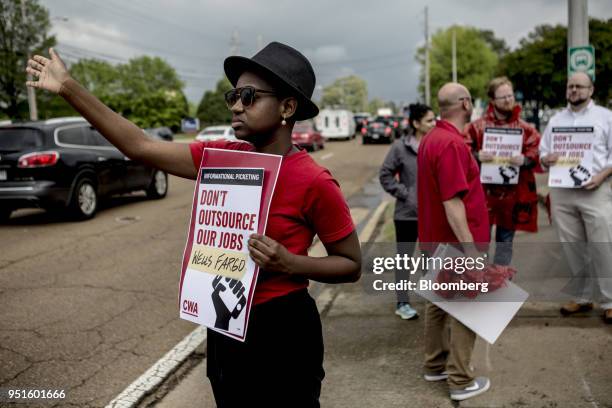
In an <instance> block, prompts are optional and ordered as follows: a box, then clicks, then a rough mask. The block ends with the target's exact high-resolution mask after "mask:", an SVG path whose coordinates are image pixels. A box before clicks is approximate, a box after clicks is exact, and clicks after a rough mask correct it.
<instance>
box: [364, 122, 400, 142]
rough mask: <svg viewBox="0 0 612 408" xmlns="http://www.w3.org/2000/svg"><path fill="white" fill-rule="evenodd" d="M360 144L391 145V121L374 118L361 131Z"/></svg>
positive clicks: (392, 132) (392, 135) (393, 135)
mask: <svg viewBox="0 0 612 408" xmlns="http://www.w3.org/2000/svg"><path fill="white" fill-rule="evenodd" d="M361 137H362V143H363V144H368V143H375V142H378V143H391V142H392V141H393V140H394V139H395V132H394V129H393V120H392V119H389V118H385V117H382V116H378V117H376V118H375V119H374V120H372V121H370V122H369V123H368V126H366V127H364V128H362V129H361Z"/></svg>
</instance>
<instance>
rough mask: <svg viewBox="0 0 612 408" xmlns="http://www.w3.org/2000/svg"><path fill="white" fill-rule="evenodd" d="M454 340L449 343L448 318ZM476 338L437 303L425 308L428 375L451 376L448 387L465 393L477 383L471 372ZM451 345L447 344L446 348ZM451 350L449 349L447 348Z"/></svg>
mask: <svg viewBox="0 0 612 408" xmlns="http://www.w3.org/2000/svg"><path fill="white" fill-rule="evenodd" d="M447 317H448V319H450V321H449V323H450V337H449V338H448V342H445V338H444V336H445V329H446V324H445V323H446V318H447ZM475 341H476V334H474V332H473V331H471V330H470V329H468V328H467V327H465V326H464V325H463V324H462V323H461V322H459V321H458V320H456V319H455V318H453V317H451V316H450V315H448V313H446V312H445V311H444V310H442V309H440V308H439V307H438V306H436V305H434V304H433V303H430V302H427V304H426V306H425V372H426V373H427V374H439V373H440V372H442V371H445V370H446V372H448V386H449V388H451V389H462V388H465V387H466V386H468V385H470V384H471V383H472V381H474V375H473V372H472V369H471V368H470V360H471V358H472V350H473V349H474V342H475ZM446 343H447V344H446ZM447 346H448V347H447Z"/></svg>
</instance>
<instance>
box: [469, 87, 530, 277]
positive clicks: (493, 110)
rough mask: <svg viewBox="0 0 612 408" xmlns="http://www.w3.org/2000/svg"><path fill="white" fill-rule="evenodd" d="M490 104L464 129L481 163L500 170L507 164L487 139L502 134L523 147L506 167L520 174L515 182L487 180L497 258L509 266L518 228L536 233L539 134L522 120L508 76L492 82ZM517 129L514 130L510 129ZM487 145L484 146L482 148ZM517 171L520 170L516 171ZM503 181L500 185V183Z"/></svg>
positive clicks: (488, 202)
mask: <svg viewBox="0 0 612 408" xmlns="http://www.w3.org/2000/svg"><path fill="white" fill-rule="evenodd" d="M487 95H488V96H489V107H488V109H487V111H486V113H485V114H484V116H483V117H482V118H480V119H478V120H476V121H474V122H472V123H470V124H469V125H468V126H467V127H466V129H465V135H466V137H467V138H468V139H469V141H470V142H471V145H472V147H473V149H474V152H475V153H476V154H477V158H478V161H479V162H480V163H494V162H500V166H499V167H500V173H501V172H502V171H503V167H504V165H503V164H501V161H502V160H503V159H502V158H501V157H496V155H495V151H492V150H490V149H488V148H487V146H485V145H487V142H488V141H489V140H491V139H489V137H491V138H493V139H496V138H498V137H499V136H501V137H503V138H504V140H509V141H510V140H513V139H518V140H516V141H517V142H520V143H521V150H520V151H517V152H516V153H513V154H512V156H510V157H509V162H508V163H506V164H509V165H510V166H506V167H507V170H514V173H511V174H513V175H516V174H517V173H518V182H516V184H509V183H504V182H505V181H506V180H505V179H503V178H502V177H503V176H504V174H501V176H502V177H500V178H496V179H493V180H491V182H486V181H484V182H485V183H486V184H485V186H484V187H485V193H486V195H487V206H488V208H489V222H490V224H491V225H495V226H496V227H495V242H497V245H496V248H495V257H494V260H493V262H494V263H495V264H498V265H510V261H511V260H512V241H513V240H514V234H515V232H516V231H517V230H522V231H529V232H537V230H538V223H537V221H538V195H537V193H536V183H535V176H534V173H533V169H534V168H535V167H536V166H537V164H538V161H539V157H538V145H539V143H540V134H539V133H538V131H537V130H536V129H535V128H534V127H533V126H531V125H530V124H528V123H527V122H525V121H524V120H522V119H521V117H520V115H521V107H520V105H518V104H517V103H516V102H515V100H514V89H513V87H512V82H510V80H509V79H508V78H506V77H499V78H494V79H493V80H491V82H489V89H488V91H487ZM508 129H514V130H515V131H508ZM483 147H484V148H483ZM517 170H518V171H517ZM500 183H501V184H500Z"/></svg>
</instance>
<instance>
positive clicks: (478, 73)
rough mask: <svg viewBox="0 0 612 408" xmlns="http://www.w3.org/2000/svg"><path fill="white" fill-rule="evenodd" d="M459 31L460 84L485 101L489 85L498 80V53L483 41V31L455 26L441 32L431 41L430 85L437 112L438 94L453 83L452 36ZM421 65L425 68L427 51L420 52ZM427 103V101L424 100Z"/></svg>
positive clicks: (422, 76)
mask: <svg viewBox="0 0 612 408" xmlns="http://www.w3.org/2000/svg"><path fill="white" fill-rule="evenodd" d="M453 30H454V31H455V35H456V43H457V81H459V82H460V83H462V84H463V85H465V86H466V87H467V88H468V89H469V90H470V92H471V93H472V96H473V97H475V98H479V97H480V98H484V97H485V96H486V85H487V83H488V82H489V81H490V80H491V78H492V77H493V76H494V74H495V72H496V69H497V63H498V57H497V54H496V51H494V50H493V49H492V48H491V45H490V44H489V43H488V42H487V40H485V39H484V38H483V35H482V33H481V31H479V30H478V29H476V28H473V27H462V26H452V27H449V28H447V29H445V30H439V31H437V32H436V33H435V34H434V35H433V36H432V38H431V47H430V52H429V58H430V60H429V61H430V83H431V92H432V95H434V97H432V98H431V99H432V104H433V108H434V109H435V110H437V108H438V101H437V100H436V98H435V94H436V92H437V91H438V89H440V87H441V86H442V85H444V84H445V83H446V82H450V81H451V80H452V33H453ZM416 58H417V61H419V62H420V63H421V66H422V67H424V62H425V48H424V47H421V48H419V49H418V50H417V56H416ZM424 78H425V74H424V71H423V70H421V80H420V84H419V90H420V92H421V94H423V95H424V91H425V85H424ZM423 99H424V98H423Z"/></svg>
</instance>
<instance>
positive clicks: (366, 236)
mask: <svg viewBox="0 0 612 408" xmlns="http://www.w3.org/2000/svg"><path fill="white" fill-rule="evenodd" d="M388 204H389V201H384V200H383V201H382V202H381V203H380V204H379V205H378V207H377V208H376V210H374V213H373V214H372V216H371V217H370V219H369V220H368V223H367V224H366V226H365V227H364V228H363V231H361V234H359V242H361V243H363V242H367V241H369V240H370V238H372V234H373V233H374V230H375V229H376V225H378V221H380V217H382V216H383V214H384V212H385V209H386V208H387V205H388Z"/></svg>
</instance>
